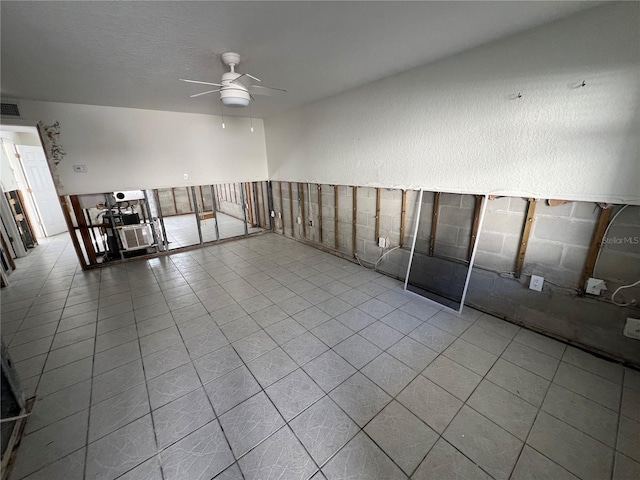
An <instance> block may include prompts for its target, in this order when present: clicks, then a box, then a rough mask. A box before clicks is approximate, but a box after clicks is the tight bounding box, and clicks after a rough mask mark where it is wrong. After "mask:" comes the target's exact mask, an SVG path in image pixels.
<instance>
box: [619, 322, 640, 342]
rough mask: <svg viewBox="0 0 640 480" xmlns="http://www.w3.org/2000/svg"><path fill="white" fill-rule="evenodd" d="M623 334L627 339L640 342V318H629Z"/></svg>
mask: <svg viewBox="0 0 640 480" xmlns="http://www.w3.org/2000/svg"><path fill="white" fill-rule="evenodd" d="M622 333H623V334H624V336H625V337H629V338H635V339H636V340H640V318H631V317H627V323H626V325H625V326H624V331H623V332H622Z"/></svg>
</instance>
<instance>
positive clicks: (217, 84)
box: [179, 78, 223, 87]
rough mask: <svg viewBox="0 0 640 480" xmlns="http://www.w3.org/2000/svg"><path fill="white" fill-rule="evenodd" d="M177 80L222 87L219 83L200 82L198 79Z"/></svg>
mask: <svg viewBox="0 0 640 480" xmlns="http://www.w3.org/2000/svg"><path fill="white" fill-rule="evenodd" d="M179 80H180V81H181V82H188V83H198V84H201V85H213V86H214V87H222V86H223V85H222V84H220V83H211V82H201V81H200V80H185V79H184V78H180V79H179Z"/></svg>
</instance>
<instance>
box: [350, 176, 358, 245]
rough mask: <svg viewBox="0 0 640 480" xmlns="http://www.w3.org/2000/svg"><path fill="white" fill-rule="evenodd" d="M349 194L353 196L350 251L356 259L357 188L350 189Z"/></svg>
mask: <svg viewBox="0 0 640 480" xmlns="http://www.w3.org/2000/svg"><path fill="white" fill-rule="evenodd" d="M351 192H352V194H353V215H352V219H351V225H352V230H351V251H352V252H353V256H354V257H356V256H357V254H358V252H357V248H356V234H357V225H356V222H357V219H358V187H351Z"/></svg>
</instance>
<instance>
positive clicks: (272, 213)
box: [271, 210, 276, 218]
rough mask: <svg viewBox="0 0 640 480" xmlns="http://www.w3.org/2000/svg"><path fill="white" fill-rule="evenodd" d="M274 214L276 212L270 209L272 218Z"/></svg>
mask: <svg viewBox="0 0 640 480" xmlns="http://www.w3.org/2000/svg"><path fill="white" fill-rule="evenodd" d="M275 216H276V212H274V211H273V210H271V217H272V218H274V217H275Z"/></svg>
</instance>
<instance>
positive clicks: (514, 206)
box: [474, 197, 527, 272]
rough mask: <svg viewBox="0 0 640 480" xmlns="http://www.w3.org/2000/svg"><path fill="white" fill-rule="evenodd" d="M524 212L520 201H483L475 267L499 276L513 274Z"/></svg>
mask: <svg viewBox="0 0 640 480" xmlns="http://www.w3.org/2000/svg"><path fill="white" fill-rule="evenodd" d="M526 211H527V200H526V199H523V198H516V197H501V198H496V199H495V200H487V205H486V209H485V214H484V222H483V225H482V232H481V233H480V236H479V237H478V248H477V251H476V257H475V261H474V264H475V265H477V266H480V267H484V268H488V269H491V270H496V271H499V272H513V271H514V270H515V268H516V259H517V257H518V252H519V250H520V242H521V239H522V228H523V226H524V221H525V219H526Z"/></svg>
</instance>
